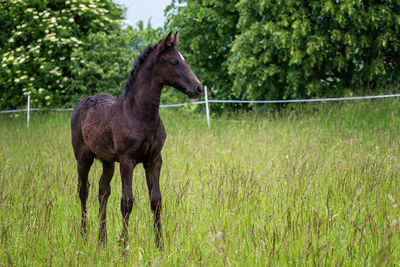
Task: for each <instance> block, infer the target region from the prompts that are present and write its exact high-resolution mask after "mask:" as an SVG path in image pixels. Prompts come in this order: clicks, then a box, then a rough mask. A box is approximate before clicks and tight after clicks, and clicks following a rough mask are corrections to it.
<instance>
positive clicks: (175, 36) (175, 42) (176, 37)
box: [174, 32, 179, 46]
mask: <svg viewBox="0 0 400 267" xmlns="http://www.w3.org/2000/svg"><path fill="white" fill-rule="evenodd" d="M178 43H179V38H178V32H176V33H175V35H174V45H175V46H178Z"/></svg>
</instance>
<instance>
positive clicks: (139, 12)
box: [114, 0, 171, 28]
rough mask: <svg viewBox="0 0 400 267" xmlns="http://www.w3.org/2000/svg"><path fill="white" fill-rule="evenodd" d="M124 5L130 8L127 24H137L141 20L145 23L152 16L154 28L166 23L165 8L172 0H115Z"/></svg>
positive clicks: (127, 13)
mask: <svg viewBox="0 0 400 267" xmlns="http://www.w3.org/2000/svg"><path fill="white" fill-rule="evenodd" d="M114 2H115V3H118V4H120V5H122V6H125V7H127V8H128V10H127V12H126V15H127V16H126V17H127V20H128V21H127V22H126V23H127V24H129V25H132V26H136V23H137V22H138V21H139V20H143V22H144V25H147V21H148V19H149V18H151V25H152V27H153V28H157V27H162V26H163V25H164V21H165V18H164V9H165V8H166V7H167V5H169V4H170V3H171V0H114Z"/></svg>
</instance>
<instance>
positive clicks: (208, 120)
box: [0, 86, 400, 128]
mask: <svg viewBox="0 0 400 267" xmlns="http://www.w3.org/2000/svg"><path fill="white" fill-rule="evenodd" d="M392 97H400V94H388V95H374V96H351V97H333V98H312V99H291V100H217V99H210V100H209V99H208V92H207V86H204V101H196V102H190V103H182V104H169V105H160V108H170V107H183V106H188V105H201V104H205V107H206V117H207V125H208V127H209V128H210V127H211V125H210V110H209V104H210V103H235V104H282V103H305V102H325V101H345V100H362V99H377V98H392ZM40 110H46V111H72V110H74V109H73V108H30V96H29V95H28V101H27V108H26V109H13V110H0V114H2V113H3V114H4V113H18V112H26V122H27V125H29V118H30V112H31V111H40Z"/></svg>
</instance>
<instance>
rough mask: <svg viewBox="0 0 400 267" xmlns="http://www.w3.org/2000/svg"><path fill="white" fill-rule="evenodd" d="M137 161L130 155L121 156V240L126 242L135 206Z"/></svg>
mask: <svg viewBox="0 0 400 267" xmlns="http://www.w3.org/2000/svg"><path fill="white" fill-rule="evenodd" d="M135 165H136V164H135V162H134V161H133V160H132V159H131V158H129V157H120V172H121V181H122V197H121V213H122V234H121V240H122V241H123V243H124V244H125V243H126V239H127V234H128V221H129V215H130V214H131V211H132V207H133V202H134V198H133V194H132V174H133V169H134V167H135Z"/></svg>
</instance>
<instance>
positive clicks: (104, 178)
mask: <svg viewBox="0 0 400 267" xmlns="http://www.w3.org/2000/svg"><path fill="white" fill-rule="evenodd" d="M102 163H103V174H102V175H101V178H100V182H99V204H100V209H99V216H100V229H99V240H100V242H102V243H105V241H106V240H107V227H106V216H107V215H106V214H107V201H108V197H109V196H110V193H111V186H110V182H111V179H112V177H113V175H114V167H115V164H114V163H111V162H106V161H102Z"/></svg>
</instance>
